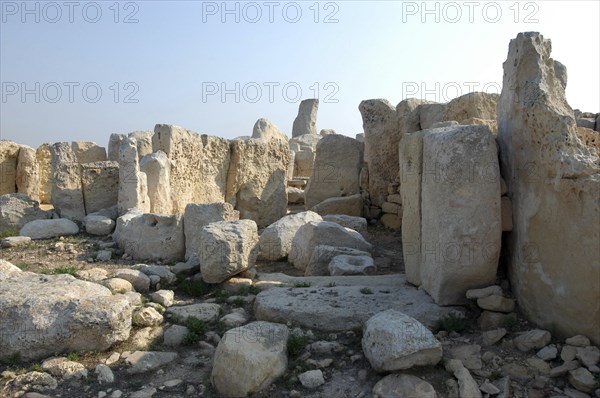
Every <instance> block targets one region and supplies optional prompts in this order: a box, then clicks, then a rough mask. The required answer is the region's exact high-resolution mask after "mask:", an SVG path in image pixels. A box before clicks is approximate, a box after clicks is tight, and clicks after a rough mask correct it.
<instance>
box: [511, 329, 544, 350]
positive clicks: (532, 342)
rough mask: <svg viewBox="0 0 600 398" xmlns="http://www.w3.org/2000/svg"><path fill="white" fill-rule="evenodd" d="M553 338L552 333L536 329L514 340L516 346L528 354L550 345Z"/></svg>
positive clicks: (521, 334)
mask: <svg viewBox="0 0 600 398" xmlns="http://www.w3.org/2000/svg"><path fill="white" fill-rule="evenodd" d="M551 338H552V336H551V335H550V332H548V331H546V330H541V329H534V330H530V331H528V332H524V333H520V334H519V335H518V336H517V337H515V339H514V340H513V342H514V344H515V346H516V347H517V348H518V349H519V350H520V351H523V352H527V351H529V350H532V349H540V348H542V347H544V346H546V345H548V343H550V339H551Z"/></svg>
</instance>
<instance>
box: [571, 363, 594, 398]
mask: <svg viewBox="0 0 600 398" xmlns="http://www.w3.org/2000/svg"><path fill="white" fill-rule="evenodd" d="M568 379H569V383H571V385H572V386H573V387H575V388H576V389H578V390H579V391H583V392H593V391H594V389H595V388H596V387H598V382H597V381H596V379H595V378H594V375H592V374H591V373H590V372H589V371H588V370H587V369H586V368H579V369H575V370H571V371H569V377H568Z"/></svg>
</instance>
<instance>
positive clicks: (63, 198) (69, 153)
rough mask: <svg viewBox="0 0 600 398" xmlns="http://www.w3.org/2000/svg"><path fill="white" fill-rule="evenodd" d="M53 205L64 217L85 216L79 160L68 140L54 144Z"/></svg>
mask: <svg viewBox="0 0 600 398" xmlns="http://www.w3.org/2000/svg"><path fill="white" fill-rule="evenodd" d="M52 205H54V209H56V211H57V212H58V213H59V214H60V216H61V217H62V218H68V219H69V220H72V221H81V220H83V217H85V205H84V202H83V192H82V189H81V176H80V174H79V162H78V161H77V158H76V157H75V153H73V150H72V149H71V146H70V145H69V144H68V143H67V142H59V143H56V144H53V145H52Z"/></svg>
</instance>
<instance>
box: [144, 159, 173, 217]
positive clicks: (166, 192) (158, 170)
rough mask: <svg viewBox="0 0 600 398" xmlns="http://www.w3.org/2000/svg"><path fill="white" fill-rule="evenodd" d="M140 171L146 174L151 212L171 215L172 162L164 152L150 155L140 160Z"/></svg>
mask: <svg viewBox="0 0 600 398" xmlns="http://www.w3.org/2000/svg"><path fill="white" fill-rule="evenodd" d="M140 170H141V171H142V172H144V173H146V178H147V180H148V197H149V198H150V212H151V213H160V214H171V212H172V209H173V202H172V201H171V181H170V178H171V161H170V160H169V158H168V157H167V155H166V154H165V153H164V152H163V151H158V152H154V153H150V154H148V155H146V156H144V157H143V158H142V160H140Z"/></svg>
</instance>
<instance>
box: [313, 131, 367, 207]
mask: <svg viewBox="0 0 600 398" xmlns="http://www.w3.org/2000/svg"><path fill="white" fill-rule="evenodd" d="M363 151H364V149H363V144H362V143H360V142H358V141H356V140H355V139H354V138H350V137H346V136H343V135H337V134H336V135H327V136H325V137H324V138H323V139H322V140H321V141H320V142H319V144H318V145H317V154H316V158H315V166H314V169H313V172H312V176H311V178H310V180H309V182H308V185H307V187H306V190H305V203H306V209H307V210H309V209H312V208H313V207H314V206H316V205H318V204H319V203H321V202H322V201H324V200H326V199H329V198H335V197H344V196H351V195H356V194H358V193H360V179H359V176H360V170H361V166H362V162H363Z"/></svg>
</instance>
